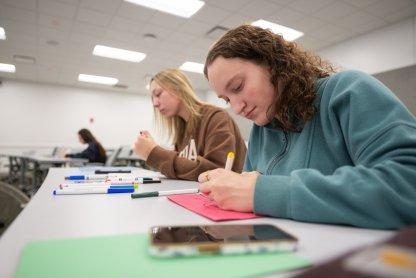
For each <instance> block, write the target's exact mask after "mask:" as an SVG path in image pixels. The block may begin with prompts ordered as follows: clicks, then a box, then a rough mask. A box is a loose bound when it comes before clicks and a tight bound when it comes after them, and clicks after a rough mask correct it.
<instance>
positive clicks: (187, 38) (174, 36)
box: [166, 32, 197, 45]
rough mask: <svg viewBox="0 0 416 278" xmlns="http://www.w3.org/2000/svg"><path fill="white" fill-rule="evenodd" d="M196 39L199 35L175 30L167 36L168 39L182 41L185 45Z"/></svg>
mask: <svg viewBox="0 0 416 278" xmlns="http://www.w3.org/2000/svg"><path fill="white" fill-rule="evenodd" d="M196 39H197V36H195V35H189V34H185V33H183V32H173V33H171V34H170V35H169V36H167V37H166V41H171V42H175V43H181V44H184V45H189V44H191V43H192V42H193V41H195V40H196Z"/></svg>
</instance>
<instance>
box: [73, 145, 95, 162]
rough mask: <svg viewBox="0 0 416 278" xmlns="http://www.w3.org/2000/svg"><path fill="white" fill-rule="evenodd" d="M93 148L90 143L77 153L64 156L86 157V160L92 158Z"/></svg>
mask: <svg viewBox="0 0 416 278" xmlns="http://www.w3.org/2000/svg"><path fill="white" fill-rule="evenodd" d="M94 154H95V153H94V150H93V147H92V145H91V144H88V147H87V148H86V149H85V150H83V151H82V152H79V153H73V154H67V155H66V157H72V158H86V159H88V160H90V161H91V160H93V159H94Z"/></svg>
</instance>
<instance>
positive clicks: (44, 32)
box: [38, 27, 69, 45]
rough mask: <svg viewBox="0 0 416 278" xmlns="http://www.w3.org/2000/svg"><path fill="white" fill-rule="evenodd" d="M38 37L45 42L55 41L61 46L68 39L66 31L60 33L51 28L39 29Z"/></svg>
mask: <svg viewBox="0 0 416 278" xmlns="http://www.w3.org/2000/svg"><path fill="white" fill-rule="evenodd" d="M38 36H39V37H41V38H45V39H46V40H55V41H57V42H58V43H60V44H61V45H62V43H64V42H66V40H67V39H68V37H69V32H68V31H65V32H63V31H60V30H56V29H52V28H46V27H39V28H38Z"/></svg>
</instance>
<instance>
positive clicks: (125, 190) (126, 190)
mask: <svg viewBox="0 0 416 278" xmlns="http://www.w3.org/2000/svg"><path fill="white" fill-rule="evenodd" d="M107 192H108V193H133V192H134V188H109V189H108V191H107Z"/></svg>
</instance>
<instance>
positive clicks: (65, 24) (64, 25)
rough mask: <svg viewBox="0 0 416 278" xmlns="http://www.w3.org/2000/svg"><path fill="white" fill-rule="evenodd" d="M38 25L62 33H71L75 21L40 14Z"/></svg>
mask: <svg viewBox="0 0 416 278" xmlns="http://www.w3.org/2000/svg"><path fill="white" fill-rule="evenodd" d="M38 24H39V25H40V26H42V27H48V28H52V29H55V30H60V31H62V32H69V31H71V28H72V24H73V21H72V20H68V19H65V18H63V17H57V16H53V15H48V14H42V13H38Z"/></svg>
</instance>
